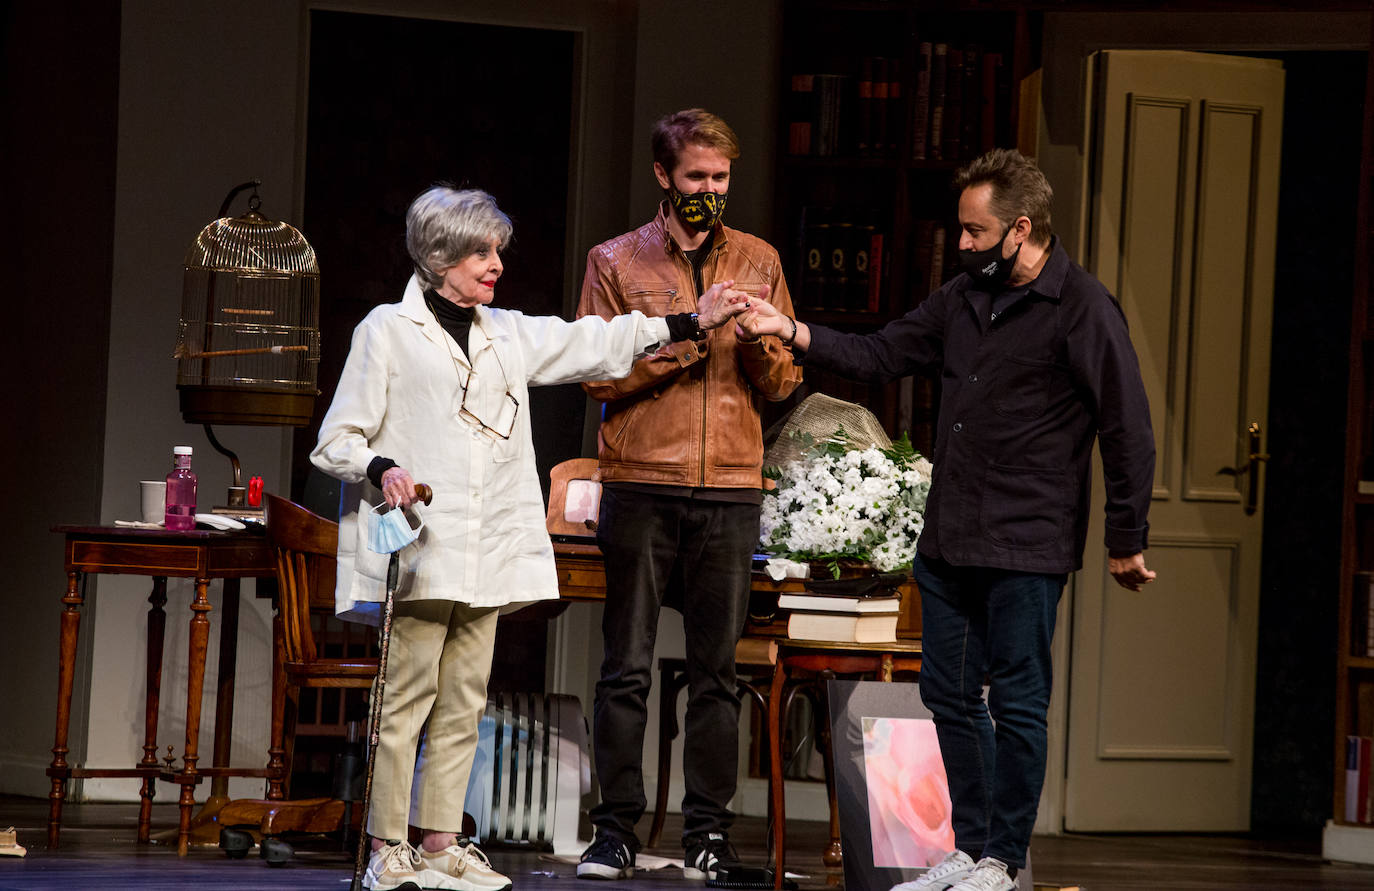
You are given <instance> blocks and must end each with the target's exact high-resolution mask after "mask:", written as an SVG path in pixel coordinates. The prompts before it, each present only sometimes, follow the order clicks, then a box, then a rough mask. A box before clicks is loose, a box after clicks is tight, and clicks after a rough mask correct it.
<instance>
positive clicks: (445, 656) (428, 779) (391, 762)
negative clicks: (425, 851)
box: [367, 600, 497, 839]
mask: <svg viewBox="0 0 1374 891" xmlns="http://www.w3.org/2000/svg"><path fill="white" fill-rule="evenodd" d="M496 619H497V610H496V609H495V608H490V607H488V608H480V609H479V608H474V607H470V606H467V605H466V604H462V603H456V602H454V601H451V600H419V601H410V602H404V601H402V602H397V603H396V611H395V614H394V615H393V618H392V624H391V649H390V652H389V653H388V654H387V670H386V690H385V692H384V694H383V696H382V720H381V734H380V737H379V740H378V744H377V764H376V768H375V771H374V773H373V777H372V802H371V806H370V807H369V809H368V820H367V831H368V833H369V834H371V835H372V836H374V837H376V838H384V839H404V838H406V835H407V823H409V824H411V825H414V826H417V827H419V828H421V829H429V830H434V831H437V832H461V831H462V826H463V799H464V797H465V795H466V794H467V788H468V775H469V774H470V773H471V772H472V761H473V757H474V755H475V754H476V751H477V728H478V724H479V723H480V722H481V720H482V712H483V711H484V709H485V707H486V703H487V681H488V679H489V678H490V677H491V654H492V650H493V649H494V647H495V642H496ZM422 735H423V737H424V739H423V743H422V742H421V736H422ZM417 747H418V752H417Z"/></svg>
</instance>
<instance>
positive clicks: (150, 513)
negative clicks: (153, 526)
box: [138, 480, 167, 523]
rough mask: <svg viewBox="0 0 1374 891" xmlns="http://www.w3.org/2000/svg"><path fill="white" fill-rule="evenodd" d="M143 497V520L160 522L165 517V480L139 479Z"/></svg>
mask: <svg viewBox="0 0 1374 891" xmlns="http://www.w3.org/2000/svg"><path fill="white" fill-rule="evenodd" d="M138 485H139V488H140V489H141V490H142V491H141V494H142V497H143V522H145V523H161V522H162V521H163V520H165V519H166V518H167V481H166V480H139V481H138Z"/></svg>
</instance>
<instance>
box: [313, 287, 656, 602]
mask: <svg viewBox="0 0 1374 891" xmlns="http://www.w3.org/2000/svg"><path fill="white" fill-rule="evenodd" d="M668 339H669V335H668V324H667V322H666V321H664V320H663V319H661V318H648V317H646V316H644V315H643V314H642V313H639V312H632V313H630V314H628V315H623V316H618V317H616V318H614V319H611V320H610V321H609V322H608V321H605V320H603V319H600V318H598V317H596V316H587V317H585V318H582V319H579V320H577V321H576V322H568V321H565V320H564V319H560V318H557V317H555V316H527V315H525V314H524V313H521V312H516V311H513V310H504V309H493V308H491V307H488V306H479V307H477V313H476V317H475V318H474V320H473V324H472V330H471V334H470V335H469V343H468V355H470V356H471V360H470V361H469V359H468V357H467V356H465V355H464V354H463V351H462V350H461V349H459V347H458V345H457V344H456V343H454V341H453V338H451V337H450V336H449V335H448V333H447V332H445V331H444V329H443V327H442V326H440V324H439V321H438V320H437V319H436V318H435V317H434V314H433V313H432V312H431V311H430V309H429V307H428V306H426V305H425V301H424V293H423V289H422V288H421V286H420V283H419V281H418V280H417V279H416V278H415V277H414V276H412V277H411V279H410V281H409V283H407V285H406V290H405V295H404V296H403V297H402V298H401V302H400V303H390V304H385V305H382V306H378V307H376V308H375V309H373V310H372V311H371V312H370V313H368V314H367V317H366V318H364V319H363V320H362V321H361V322H359V323H358V327H357V328H356V329H354V331H353V343H352V346H351V347H350V348H349V353H348V360H347V361H346V363H345V364H344V370H343V374H342V375H341V376H340V378H339V387H338V390H337V391H335V394H334V402H333V404H331V405H330V406H329V411H328V413H327V414H326V415H325V418H324V422H323V423H322V424H321V426H320V439H319V442H318V443H317V444H316V446H315V450H314V451H313V452H312V453H311V455H310V460H311V461H312V462H313V463H314V464H315V466H316V467H318V468H320V469H321V470H323V471H324V472H326V473H328V474H330V475H331V476H335V477H338V478H339V479H340V480H343V481H344V483H346V484H347V485H345V486H344V488H343V495H342V498H341V503H340V508H339V512H340V526H339V565H338V585H337V588H336V589H335V611H336V612H337V613H338V614H339V615H340V616H342V617H344V618H347V619H351V620H353V621H361V622H367V623H369V624H376V623H377V622H378V619H379V616H380V608H379V605H380V603H381V602H382V601H383V600H384V599H385V596H386V591H385V586H386V567H387V559H388V558H387V557H386V556H384V555H380V554H374V553H372V552H371V551H370V550H368V549H367V546H366V537H365V535H366V529H365V528H362V527H361V526H360V521H359V505H360V503H361V502H362V500H363V499H364V498H367V499H368V500H369V502H370V503H373V504H380V503H381V500H382V498H381V494H380V492H378V490H377V489H376V488H375V487H373V486H372V484H371V483H369V482H368V481H367V468H368V465H369V464H370V463H371V461H372V459H373V458H375V457H377V456H378V455H382V456H385V457H387V458H391V459H392V460H394V461H395V462H396V463H397V464H398V465H400V466H401V467H403V468H405V469H406V470H407V471H409V472H410V474H411V476H412V477H413V478H414V479H415V481H416V482H417V483H428V484H429V485H430V487H431V488H433V490H434V501H433V503H432V504H431V505H430V506H428V507H426V506H424V505H422V504H421V505H417V506H416V508H415V510H416V511H417V512H418V513H420V514H421V515H422V516H423V518H424V523H425V524H424V528H423V529H421V531H420V537H419V539H418V541H417V542H416V543H415V544H412V545H410V546H407V547H406V548H405V549H404V550H402V551H401V552H400V556H401V576H400V581H399V584H398V586H397V595H396V596H397V599H398V600H431V599H438V600H455V601H460V602H463V603H467V604H470V605H472V606H479V607H502V606H507V605H510V604H519V603H525V602H530V601H535V600H550V599H554V598H557V597H558V579H557V574H556V571H555V569H554V558H553V546H552V544H551V543H550V542H549V536H548V532H547V531H546V530H545V528H544V500H543V494H542V490H541V488H540V484H539V476H538V471H537V470H536V469H535V462H534V442H533V439H532V438H531V434H530V415H529V399H528V387H530V386H541V385H548V384H563V383H573V382H577V381H583V380H604V379H609V378H621V377H624V376H626V375H627V374H629V373H630V369H631V366H632V365H633V363H634V360H635V359H636V358H638V357H639V356H641V355H643V354H644V353H646V352H651V351H653V350H654V349H656V348H657V346H658V344H660V343H663V342H667V340H668ZM498 360H499V361H498ZM464 383H467V385H468V387H469V392H468V394H467V403H466V408H467V409H469V410H470V411H472V412H473V413H474V414H476V416H477V417H479V418H481V419H483V420H484V421H487V422H488V423H489V424H492V425H493V426H501V422H502V421H504V420H505V419H506V418H508V415H503V412H506V411H509V401H508V400H507V398H506V392H507V388H509V392H510V395H511V396H513V397H514V399H515V400H516V402H518V403H519V406H518V408H516V409H515V426H514V431H513V432H512V434H511V436H510V439H508V440H502V439H500V438H498V437H495V436H492V435H491V434H490V433H488V432H486V431H484V430H483V429H482V428H481V426H480V425H479V424H477V423H475V422H473V421H472V420H470V419H468V418H465V417H464V416H462V415H461V414H460V412H459V407H460V405H462V404H463V385H464ZM503 406H504V407H503ZM493 422H495V423H493ZM507 423H508V421H507ZM501 432H505V431H504V430H502V431H501ZM364 513H367V511H364Z"/></svg>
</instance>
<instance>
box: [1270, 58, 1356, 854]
mask: <svg viewBox="0 0 1374 891" xmlns="http://www.w3.org/2000/svg"><path fill="white" fill-rule="evenodd" d="M1244 55H1248V56H1263V55H1269V57H1270V58H1278V59H1281V60H1282V61H1283V63H1284V68H1285V69H1286V70H1287V85H1286V88H1285V95H1286V97H1287V98H1286V100H1285V103H1284V120H1283V159H1282V166H1281V169H1280V179H1279V221H1278V248H1277V257H1276V265H1275V279H1274V335H1273V352H1272V354H1271V361H1270V368H1271V371H1270V384H1269V422H1268V430H1269V435H1268V442H1267V444H1266V447H1267V450H1268V451H1269V453H1270V455H1272V456H1273V457H1272V458H1270V460H1269V463H1268V464H1267V465H1266V467H1265V471H1264V473H1265V488H1264V560H1263V565H1262V568H1261V592H1260V629H1259V648H1258V656H1259V670H1258V672H1257V675H1256V684H1255V749H1254V751H1255V764H1254V786H1253V798H1252V800H1251V821H1252V825H1253V827H1254V829H1255V830H1256V831H1257V832H1261V833H1278V834H1284V835H1290V836H1291V835H1292V834H1293V832H1294V831H1296V832H1298V833H1299V834H1308V833H1312V834H1315V833H1317V832H1319V831H1320V829H1321V827H1322V825H1323V824H1324V823H1325V821H1326V820H1327V819H1328V818H1329V817H1330V816H1331V800H1332V799H1331V792H1332V790H1331V781H1332V777H1333V776H1334V773H1333V771H1334V765H1333V764H1332V757H1333V755H1332V752H1333V745H1334V743H1333V740H1332V736H1331V734H1332V727H1333V726H1334V724H1335V681H1336V677H1335V665H1336V659H1335V652H1336V622H1337V617H1336V608H1337V596H1336V593H1337V591H1338V589H1339V586H1340V581H1341V580H1340V563H1341V559H1340V558H1341V493H1342V488H1343V486H1344V467H1345V398H1346V376H1347V374H1348V371H1349V364H1348V362H1347V352H1348V350H1349V345H1350V300H1351V293H1352V290H1353V288H1354V283H1353V277H1352V271H1353V266H1354V248H1355V244H1356V239H1357V234H1358V233H1356V231H1355V200H1356V188H1357V184H1358V182H1359V164H1360V136H1361V132H1360V130H1361V118H1360V109H1361V108H1362V106H1363V102H1364V83H1365V54H1364V53H1354V52H1295V53H1279V54H1264V53H1245V54H1244Z"/></svg>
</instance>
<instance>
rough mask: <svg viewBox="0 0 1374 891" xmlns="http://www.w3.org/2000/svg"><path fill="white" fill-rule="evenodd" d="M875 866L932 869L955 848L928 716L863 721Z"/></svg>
mask: <svg viewBox="0 0 1374 891" xmlns="http://www.w3.org/2000/svg"><path fill="white" fill-rule="evenodd" d="M863 730H864V776H865V779H866V782H867V786H868V820H869V826H870V830H871V832H872V837H873V865H874V866H880V867H882V866H890V867H922V866H934V865H935V864H936V863H938V862H939V861H940V858H942V857H943V856H944V855H945V854H946V852H948V851H952V850H953V849H954V827H953V826H952V825H951V824H950V803H949V782H948V781H947V780H946V778H945V765H944V762H943V761H942V760H941V758H940V743H939V741H938V740H937V739H936V737H935V724H934V722H933V721H931V720H929V719H928V718H867V717H866V718H864V719H863Z"/></svg>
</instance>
